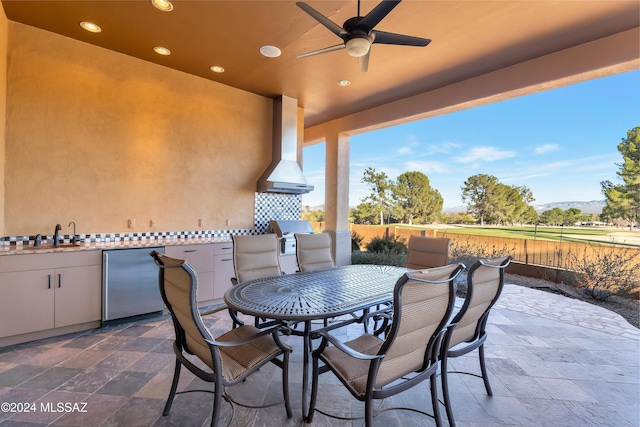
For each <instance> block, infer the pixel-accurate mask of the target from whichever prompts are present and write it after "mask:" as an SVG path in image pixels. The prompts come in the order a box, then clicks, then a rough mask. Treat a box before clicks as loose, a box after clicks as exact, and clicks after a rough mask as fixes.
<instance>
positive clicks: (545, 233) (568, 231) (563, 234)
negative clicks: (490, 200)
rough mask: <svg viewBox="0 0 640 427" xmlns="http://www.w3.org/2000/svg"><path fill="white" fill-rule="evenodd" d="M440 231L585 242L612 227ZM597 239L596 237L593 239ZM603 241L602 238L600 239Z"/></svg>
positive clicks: (468, 228) (416, 227)
mask: <svg viewBox="0 0 640 427" xmlns="http://www.w3.org/2000/svg"><path fill="white" fill-rule="evenodd" d="M395 226H397V227H398V228H412V229H424V227H419V226H406V225H402V224H395ZM436 230H437V231H438V232H440V233H447V234H472V235H477V236H493V237H510V238H514V239H534V238H535V239H541V240H543V239H544V240H563V241H573V242H584V241H585V240H586V241H589V240H591V239H590V238H589V237H590V236H593V237H597V236H607V235H608V234H609V233H611V230H610V229H603V228H597V227H543V226H538V227H534V226H525V227H496V226H490V225H487V226H484V227H477V226H455V227H446V228H437V229H436ZM593 240H596V239H593ZM599 241H601V240H599Z"/></svg>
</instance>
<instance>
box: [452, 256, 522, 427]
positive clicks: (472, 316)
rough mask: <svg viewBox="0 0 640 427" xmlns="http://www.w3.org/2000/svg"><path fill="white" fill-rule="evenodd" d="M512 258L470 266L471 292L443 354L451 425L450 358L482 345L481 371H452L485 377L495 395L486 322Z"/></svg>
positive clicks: (468, 292)
mask: <svg viewBox="0 0 640 427" xmlns="http://www.w3.org/2000/svg"><path fill="white" fill-rule="evenodd" d="M512 259H513V257H512V256H511V255H508V256H503V257H497V258H492V259H480V260H478V261H476V262H475V263H474V264H473V265H472V266H471V267H470V268H469V272H468V274H467V294H466V296H465V299H464V303H463V305H462V308H461V309H460V311H459V312H458V313H457V314H456V315H455V317H454V318H453V320H452V321H451V324H452V325H453V327H451V328H449V329H448V331H447V333H446V335H445V337H444V340H443V343H442V350H441V355H440V366H441V381H442V395H443V398H444V406H445V409H446V411H447V418H448V419H449V425H450V426H451V427H454V426H455V420H454V417H453V410H452V408H451V399H450V398H449V385H448V380H447V368H448V361H449V359H450V358H452V357H459V356H462V355H465V354H467V353H469V352H471V351H473V350H475V349H478V356H479V358H480V372H481V375H476V374H473V373H470V372H458V371H451V372H450V373H454V372H455V373H463V374H468V375H473V376H476V377H479V378H482V379H483V381H484V387H485V389H486V390H487V394H488V395H489V396H493V392H492V391H491V385H490V384H489V377H488V376H487V368H486V366H485V362H484V343H485V341H486V339H487V332H486V326H487V319H488V318H489V311H490V310H491V307H493V305H494V304H495V303H496V301H497V300H498V297H500V293H501V292H502V288H503V286H504V269H505V268H506V267H507V266H508V265H509V263H510V262H511V260H512Z"/></svg>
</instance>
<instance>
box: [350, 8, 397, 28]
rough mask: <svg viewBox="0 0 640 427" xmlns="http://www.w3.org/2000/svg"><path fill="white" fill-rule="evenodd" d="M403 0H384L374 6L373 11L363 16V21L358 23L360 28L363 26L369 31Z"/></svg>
mask: <svg viewBox="0 0 640 427" xmlns="http://www.w3.org/2000/svg"><path fill="white" fill-rule="evenodd" d="M400 1H402V0H383V1H382V2H380V3H379V4H378V5H377V6H376V7H374V8H373V9H372V10H371V12H369V13H367V16H365V17H364V18H362V21H360V22H359V23H358V25H356V27H358V28H362V29H363V30H364V31H366V32H367V33H369V32H370V31H371V30H373V28H374V27H375V26H376V25H378V23H380V21H382V20H383V19H384V17H385V16H387V15H388V14H389V12H391V11H392V10H393V8H394V7H396V6H397V5H398V4H400Z"/></svg>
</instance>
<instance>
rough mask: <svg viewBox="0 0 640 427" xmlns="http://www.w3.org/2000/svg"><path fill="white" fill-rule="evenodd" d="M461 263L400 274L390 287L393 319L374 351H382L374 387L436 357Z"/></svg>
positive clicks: (449, 311)
mask: <svg viewBox="0 0 640 427" xmlns="http://www.w3.org/2000/svg"><path fill="white" fill-rule="evenodd" d="M463 268H464V265H463V264H451V265H447V266H444V267H436V268H431V269H427V270H422V271H411V272H408V273H406V274H405V275H403V276H402V277H401V278H400V279H399V280H398V282H397V283H396V285H395V288H394V291H393V322H392V324H391V329H390V330H389V332H388V334H387V337H386V339H385V342H384V343H383V345H382V347H381V348H380V351H379V353H378V354H386V356H385V357H384V359H383V360H382V362H381V363H380V366H379V368H378V372H377V376H376V381H375V387H376V388H378V387H382V386H384V385H386V384H389V383H391V382H393V381H395V380H397V379H399V378H401V377H403V376H404V375H407V374H409V373H411V372H416V371H420V370H423V369H425V368H427V367H429V365H430V364H431V363H434V362H435V361H436V360H437V356H438V352H439V342H440V340H441V336H442V334H443V332H444V328H445V326H446V325H447V321H448V319H449V318H450V317H451V313H452V312H453V306H454V301H455V287H454V280H455V277H456V276H457V275H458V274H459V273H460V271H462V269H463Z"/></svg>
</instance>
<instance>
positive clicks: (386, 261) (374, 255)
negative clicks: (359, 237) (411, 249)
mask: <svg viewBox="0 0 640 427" xmlns="http://www.w3.org/2000/svg"><path fill="white" fill-rule="evenodd" d="M406 260H407V254H399V253H397V252H393V251H387V252H360V251H353V252H351V264H379V265H395V266H396V267H404V264H405V261H406Z"/></svg>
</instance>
